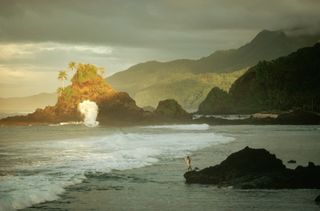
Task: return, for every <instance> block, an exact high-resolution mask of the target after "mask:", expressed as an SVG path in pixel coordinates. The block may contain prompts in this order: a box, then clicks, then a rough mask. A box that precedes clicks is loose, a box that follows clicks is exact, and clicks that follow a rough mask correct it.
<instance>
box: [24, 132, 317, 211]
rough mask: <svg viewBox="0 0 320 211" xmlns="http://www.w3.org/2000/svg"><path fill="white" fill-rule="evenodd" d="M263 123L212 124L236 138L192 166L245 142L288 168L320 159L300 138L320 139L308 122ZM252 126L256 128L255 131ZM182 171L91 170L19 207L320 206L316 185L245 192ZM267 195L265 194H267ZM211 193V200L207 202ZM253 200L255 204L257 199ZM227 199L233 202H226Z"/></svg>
mask: <svg viewBox="0 0 320 211" xmlns="http://www.w3.org/2000/svg"><path fill="white" fill-rule="evenodd" d="M252 127H253V128H252ZM266 127H268V126H235V127H234V126H228V127H227V128H225V127H223V126H214V127H213V129H214V132H216V133H218V134H224V135H226V133H227V131H230V130H233V132H232V133H231V135H230V134H229V136H231V137H234V138H235V140H234V141H232V142H229V143H225V144H219V145H214V146H210V147H207V148H204V149H201V150H198V151H195V152H193V153H192V159H193V167H198V168H200V169H202V168H205V167H208V166H212V165H215V164H218V163H219V162H221V161H222V160H224V159H225V158H226V155H229V154H230V153H232V152H235V151H237V150H238V149H241V148H243V147H244V146H246V145H249V146H251V147H254V148H266V149H268V150H270V152H272V153H275V154H276V156H277V157H278V158H280V159H281V160H283V163H284V164H285V165H286V166H287V167H289V168H294V167H295V166H296V165H305V164H306V163H307V162H308V161H314V162H315V163H316V164H319V163H320V158H317V159H316V160H314V159H313V160H310V159H311V158H312V157H313V158H315V157H316V156H317V154H318V153H319V151H320V143H317V144H316V145H314V144H310V143H302V139H304V138H305V136H308V140H309V141H312V140H314V138H317V137H318V138H319V136H320V134H319V133H317V134H316V135H310V134H308V133H307V131H304V130H308V129H310V128H309V127H308V126H306V127H305V128H302V129H301V130H300V131H298V132H295V129H296V128H295V126H289V127H288V128H289V135H288V134H287V135H286V133H284V134H282V130H281V128H278V127H274V126H269V127H268V128H266ZM283 129H284V128H283ZM264 130H271V131H273V132H274V133H273V134H272V133H269V134H267V135H266V137H261V134H260V132H261V131H264ZM290 130H291V132H292V134H290ZM254 131H258V132H255V133H254ZM259 131H260V132H259ZM293 135H295V136H293ZM313 142H314V141H312V143H313ZM314 149H316V150H315V151H314ZM312 150H313V152H312ZM288 152H290V153H288ZM289 159H295V160H297V163H296V164H288V163H287V161H288V160H289ZM185 170H186V167H185V165H184V161H183V160H182V159H180V158H174V159H165V160H160V161H159V162H158V163H156V164H154V165H151V166H146V167H142V168H136V169H129V170H124V171H112V172H111V173H107V174H100V175H99V174H91V175H90V174H89V175H87V179H86V180H84V181H83V182H82V183H80V184H77V185H74V186H70V187H68V188H67V189H66V192H64V193H63V194H62V195H61V198H60V199H58V200H55V201H51V202H44V203H41V204H37V205H34V206H32V207H29V208H26V209H23V210H50V209H62V210H65V209H67V210H90V209H94V210H108V209H110V210H128V209H130V210H141V209H142V210H151V209H152V210H154V209H155V210H163V209H168V210H174V209H183V210H194V209H200V210H221V209H232V210H234V209H249V210H252V209H253V207H254V206H256V207H255V208H258V209H268V208H270V206H272V207H273V208H275V206H276V207H284V209H283V210H299V209H301V208H302V207H301V206H303V207H305V208H309V209H310V210H316V209H317V208H318V207H317V205H315V204H314V203H313V200H314V197H315V196H316V195H317V194H319V190H268V191H266V190H263V191H262V190H251V191H248V190H236V189H232V188H231V189H230V188H221V189H220V188H217V187H214V186H208V185H187V184H185V182H184V178H183V173H184V172H185ZM256 195H257V196H256ZM265 195H267V196H268V197H267V199H265ZM190 197H191V198H190ZM197 197H200V198H197ZM212 197H213V201H210V200H209V199H210V198H211V199H212ZM230 197H231V198H230ZM234 197H239V199H237V200H236V202H237V203H238V205H236V204H233V205H232V201H230V200H232V199H233V200H234V199H235V198H234ZM255 197H257V198H255ZM270 197H271V198H270ZM283 197H287V198H288V199H286V200H287V201H282V200H280V199H282V198H283ZM290 197H291V198H290ZM253 199H254V200H253ZM246 200H247V201H246ZM255 200H257V201H258V202H259V203H258V204H255V202H254V201H255ZM268 200H269V201H268ZM225 203H226V204H225ZM228 203H231V204H230V205H228ZM290 203H291V204H290ZM253 204H254V205H253Z"/></svg>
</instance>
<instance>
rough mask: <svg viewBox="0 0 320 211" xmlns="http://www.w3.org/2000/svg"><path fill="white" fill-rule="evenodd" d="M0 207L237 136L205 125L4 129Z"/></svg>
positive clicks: (50, 196) (19, 204)
mask: <svg viewBox="0 0 320 211" xmlns="http://www.w3.org/2000/svg"><path fill="white" fill-rule="evenodd" d="M0 134H1V135H0V137H1V138H0V210H15V209H21V208H26V207H29V206H31V205H33V204H37V203H41V202H44V201H51V200H55V199H58V198H59V195H60V194H62V193H63V192H64V191H65V189H66V188H67V187H69V186H72V185H75V184H78V183H81V182H82V181H83V180H84V179H86V177H87V176H86V175H88V174H91V175H92V174H105V173H108V172H111V171H113V170H119V171H124V170H128V169H133V168H141V167H145V166H150V165H154V164H156V163H157V162H159V160H161V159H164V158H167V159H175V158H182V157H184V156H185V155H187V154H190V153H192V152H194V151H196V150H200V149H203V148H206V147H209V146H213V145H219V144H225V143H229V142H232V141H234V138H233V137H231V136H228V135H225V134H224V135H223V134H222V133H221V134H219V133H216V132H214V131H212V130H210V127H209V126H208V125H205V124H201V125H173V126H147V127H132V128H104V127H96V128H87V127H85V126H83V125H79V124H75V125H68V124H67V125H63V124H62V125H59V126H57V125H54V126H26V127H1V128H0Z"/></svg>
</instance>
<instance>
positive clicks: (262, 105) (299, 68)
mask: <svg viewBox="0 0 320 211" xmlns="http://www.w3.org/2000/svg"><path fill="white" fill-rule="evenodd" d="M319 81H320V43H317V44H315V45H314V46H313V47H306V48H302V49H299V50H298V51H296V52H294V53H292V54H290V55H288V56H285V57H280V58H278V59H276V60H272V61H269V62H267V61H261V62H259V63H258V64H257V65H255V66H254V67H252V68H250V69H249V70H248V71H247V72H246V73H245V74H244V75H243V76H241V77H240V78H239V79H237V80H236V81H235V82H234V83H233V84H232V86H231V88H230V91H229V93H226V92H224V91H223V90H221V89H219V88H217V87H215V88H213V89H212V90H211V91H210V93H209V94H208V96H207V97H206V99H205V100H204V101H203V102H202V103H201V104H200V106H199V111H198V112H199V113H201V114H222V113H254V112H259V111H272V110H289V109H295V108H298V109H303V110H307V111H317V112H320V83H319Z"/></svg>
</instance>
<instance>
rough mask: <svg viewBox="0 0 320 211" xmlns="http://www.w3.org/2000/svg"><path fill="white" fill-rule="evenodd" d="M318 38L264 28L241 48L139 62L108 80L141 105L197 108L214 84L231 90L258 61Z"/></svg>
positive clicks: (312, 41) (273, 57)
mask: <svg viewBox="0 0 320 211" xmlns="http://www.w3.org/2000/svg"><path fill="white" fill-rule="evenodd" d="M319 38H320V36H319V35H299V36H288V35H286V34H285V33H284V32H283V31H268V30H263V31H261V32H260V33H258V34H257V35H256V37H255V38H254V39H253V40H252V41H251V42H249V43H248V44H246V45H244V46H242V47H240V48H238V49H232V50H224V51H216V52H214V53H213V54H211V55H209V56H207V57H203V58H201V59H199V60H188V59H180V60H174V61H169V62H157V61H149V62H145V63H140V64H137V65H134V66H132V67H130V68H129V69H127V70H125V71H122V72H119V73H116V74H114V75H113V76H111V77H109V78H107V80H108V82H109V83H110V84H111V85H112V86H113V87H114V88H115V89H117V90H120V91H126V92H128V93H129V94H130V95H131V96H132V97H133V98H134V99H135V100H136V102H137V104H138V105H140V106H149V105H150V106H155V105H156V103H157V102H158V101H159V100H162V99H167V98H174V99H177V100H178V102H179V103H180V104H181V105H182V106H183V107H184V108H186V109H190V110H194V109H196V108H197V107H198V105H199V104H200V102H201V101H203V100H204V98H205V97H206V95H207V94H208V93H209V91H210V90H211V89H212V87H219V88H220V89H222V90H225V91H228V90H229V88H230V86H231V84H232V83H233V82H234V81H235V80H236V79H237V78H238V77H240V76H241V75H242V74H243V73H244V72H245V70H246V69H247V68H249V67H251V66H253V65H255V64H257V63H258V62H259V61H261V60H271V59H275V58H278V57H280V56H285V55H287V54H289V53H291V52H293V51H295V50H297V49H298V48H300V47H305V46H312V45H313V44H314V43H316V42H317V41H318V40H319ZM235 71H237V72H235Z"/></svg>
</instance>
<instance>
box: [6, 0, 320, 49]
mask: <svg viewBox="0 0 320 211" xmlns="http://www.w3.org/2000/svg"><path fill="white" fill-rule="evenodd" d="M319 11H320V1H318V0H281V1H279V0H269V1H262V0H261V1H252V0H237V1H227V0H223V1H222V0H221V1H212V0H194V1H191V0H183V1H182V0H181V1H172V0H163V1H150V0H136V1H132V0H117V1H116V0H115V1H111V0H109V1H102V0H96V1H87V0H69V1H66V0H63V1H57V0H56V1H51V0H25V1H22V0H20V1H17V0H1V7H0V41H2V42H27V41H30V42H44V41H55V42H64V43H92V44H104V45H110V46H126V47H130V46H132V47H146V48H156V47H164V48H165V47H177V48H179V47H181V48H188V47H193V46H201V45H203V46H206V45H208V44H210V43H215V41H217V40H219V39H221V41H223V40H224V36H225V35H226V34H227V33H236V32H239V31H240V32H241V31H248V33H247V34H250V32H251V33H252V32H253V31H254V32H258V31H260V30H261V29H265V28H266V29H295V28H297V27H298V28H299V29H301V28H303V29H310V28H317V27H318V26H319V22H320V16H319V14H318V13H319ZM219 32H220V34H219ZM221 32H223V33H221ZM223 34H225V35H223ZM219 36H221V37H219ZM235 37H236V36H235ZM235 40H237V39H236V38H235ZM238 40H242V38H241V37H240V38H238ZM183 46H184V47H183Z"/></svg>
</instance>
